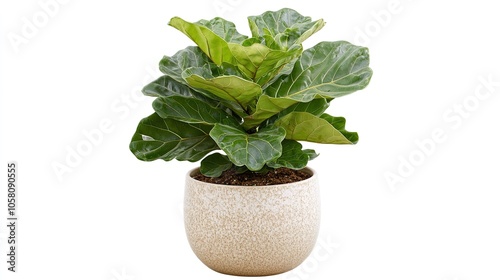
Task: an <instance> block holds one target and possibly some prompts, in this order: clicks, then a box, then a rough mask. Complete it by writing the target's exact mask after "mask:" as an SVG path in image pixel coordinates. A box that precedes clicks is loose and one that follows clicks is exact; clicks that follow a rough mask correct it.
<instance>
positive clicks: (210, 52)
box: [169, 17, 246, 65]
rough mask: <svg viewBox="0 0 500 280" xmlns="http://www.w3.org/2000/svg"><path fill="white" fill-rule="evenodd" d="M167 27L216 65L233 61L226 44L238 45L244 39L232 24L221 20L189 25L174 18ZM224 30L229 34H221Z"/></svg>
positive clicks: (216, 19) (189, 23)
mask: <svg viewBox="0 0 500 280" xmlns="http://www.w3.org/2000/svg"><path fill="white" fill-rule="evenodd" d="M169 25H171V26H173V27H174V28H176V29H177V30H179V31H181V32H182V33H184V34H185V35H186V36H188V37H189V38H190V39H191V40H192V41H193V42H195V43H196V45H198V47H199V48H200V49H201V50H202V51H203V52H204V53H205V54H206V55H207V56H208V57H210V59H211V60H212V61H213V62H214V63H216V64H217V65H221V64H222V63H223V62H228V63H231V62H232V61H233V55H232V54H231V52H230V50H229V47H228V42H236V43H240V42H241V41H243V40H244V39H245V38H246V36H243V35H241V34H239V33H238V32H237V31H236V28H235V27H234V24H233V23H232V22H228V21H226V20H224V19H221V18H215V19H213V20H211V21H201V22H197V23H191V22H187V21H185V20H183V19H181V18H179V17H174V18H172V19H171V20H170V22H169ZM210 28H213V30H211V29H210ZM224 30H230V32H229V33H228V34H223V32H224ZM226 40H227V41H226Z"/></svg>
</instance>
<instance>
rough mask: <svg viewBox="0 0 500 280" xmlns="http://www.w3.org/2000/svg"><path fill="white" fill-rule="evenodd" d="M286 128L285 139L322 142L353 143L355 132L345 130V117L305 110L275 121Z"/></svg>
mask: <svg viewBox="0 0 500 280" xmlns="http://www.w3.org/2000/svg"><path fill="white" fill-rule="evenodd" d="M275 125H276V126H281V127H283V128H284V129H285V130H286V139H293V140H297V141H309V142H316V143H324V144H355V143H356V142H357V141H358V134H357V133H356V132H349V131H346V130H345V119H344V118H342V117H332V116H329V115H327V114H323V115H321V117H317V116H314V115H313V114H310V113H306V112H293V113H290V114H288V115H286V116H284V117H283V118H281V119H278V120H277V121H276V122H275Z"/></svg>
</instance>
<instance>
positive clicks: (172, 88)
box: [142, 75, 218, 106]
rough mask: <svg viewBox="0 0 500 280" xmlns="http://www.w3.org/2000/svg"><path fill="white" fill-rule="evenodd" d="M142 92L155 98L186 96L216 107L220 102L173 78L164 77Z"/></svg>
mask: <svg viewBox="0 0 500 280" xmlns="http://www.w3.org/2000/svg"><path fill="white" fill-rule="evenodd" d="M142 92H143V93H144V95H147V96H153V97H168V96H185V97H193V98H196V99H200V100H203V101H204V102H206V103H208V104H211V105H213V106H216V105H217V104H218V102H216V101H215V100H213V99H210V98H208V97H205V96H204V95H203V94H201V93H199V92H197V91H195V90H194V89H192V88H190V87H188V86H187V85H185V84H182V83H179V82H178V81H176V80H174V79H173V78H171V77H169V76H167V75H164V76H161V77H160V78H158V79H156V80H155V81H153V82H151V83H149V84H148V85H146V86H145V87H144V88H143V89H142Z"/></svg>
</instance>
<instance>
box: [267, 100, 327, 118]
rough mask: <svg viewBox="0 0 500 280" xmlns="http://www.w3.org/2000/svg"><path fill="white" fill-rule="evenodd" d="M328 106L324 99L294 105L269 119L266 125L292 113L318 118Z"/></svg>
mask: <svg viewBox="0 0 500 280" xmlns="http://www.w3.org/2000/svg"><path fill="white" fill-rule="evenodd" d="M328 106H330V103H329V101H328V100H327V99H326V98H318V99H314V100H312V101H309V102H307V103H296V104H294V105H292V106H290V107H288V108H286V109H284V110H283V111H281V112H279V113H278V114H276V115H274V116H273V117H271V118H270V119H269V121H268V122H267V124H273V123H274V122H275V121H276V120H277V119H279V118H282V117H283V116H286V115H288V114H290V113H292V112H307V113H311V114H313V115H315V116H320V115H321V114H323V113H324V112H325V110H326V109H327V108H328Z"/></svg>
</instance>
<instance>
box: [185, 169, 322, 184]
mask: <svg viewBox="0 0 500 280" xmlns="http://www.w3.org/2000/svg"><path fill="white" fill-rule="evenodd" d="M199 170H200V167H196V168H193V169H191V170H189V171H188V172H187V174H186V181H188V180H189V181H194V182H197V183H200V184H204V185H207V186H217V187H227V188H246V189H259V188H270V187H283V186H290V185H297V184H304V183H308V182H309V181H313V180H316V179H317V177H318V175H317V172H316V170H314V169H313V168H311V167H308V166H306V167H304V168H303V169H301V170H304V171H306V172H308V173H310V174H311V175H312V176H311V177H309V178H307V179H305V180H301V181H297V182H292V183H284V184H274V185H260V186H243V185H226V184H214V183H208V182H203V181H200V180H196V179H194V178H193V177H191V175H192V174H194V173H195V172H199Z"/></svg>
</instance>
